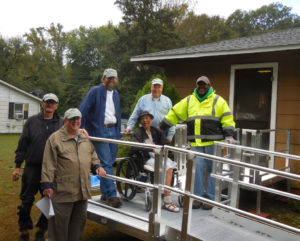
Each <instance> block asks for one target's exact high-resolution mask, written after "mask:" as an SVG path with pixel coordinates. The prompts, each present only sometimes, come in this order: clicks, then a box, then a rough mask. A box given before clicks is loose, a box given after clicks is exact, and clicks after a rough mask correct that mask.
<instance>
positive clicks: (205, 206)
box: [202, 203, 213, 210]
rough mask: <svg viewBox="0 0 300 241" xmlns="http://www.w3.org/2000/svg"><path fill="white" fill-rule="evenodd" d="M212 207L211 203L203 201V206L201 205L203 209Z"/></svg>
mask: <svg viewBox="0 0 300 241" xmlns="http://www.w3.org/2000/svg"><path fill="white" fill-rule="evenodd" d="M212 208H213V206H212V205H210V204H206V203H204V204H203V206H202V209H203V210H211V209H212Z"/></svg>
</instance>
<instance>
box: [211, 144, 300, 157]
mask: <svg viewBox="0 0 300 241" xmlns="http://www.w3.org/2000/svg"><path fill="white" fill-rule="evenodd" d="M215 145H219V146H223V147H229V148H239V149H241V150H243V151H249V152H255V153H259V154H263V155H271V156H277V157H282V158H289V159H293V160H297V161H300V156H296V155H292V154H286V153H282V152H276V151H268V150H264V149H259V148H255V147H248V146H241V145H234V144H229V143H226V142H215Z"/></svg>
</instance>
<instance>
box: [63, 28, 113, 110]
mask: <svg viewBox="0 0 300 241" xmlns="http://www.w3.org/2000/svg"><path fill="white" fill-rule="evenodd" d="M115 38H116V34H115V31H114V26H113V25H112V24H108V25H106V26H102V27H99V28H92V27H90V28H86V27H83V26H81V27H79V29H76V30H73V31H71V32H70V33H69V36H68V41H67V48H68V52H67V56H66V57H67V58H66V59H67V66H66V72H67V75H66V82H65V86H66V87H65V95H64V99H63V101H64V106H65V108H70V107H78V106H79V104H80V102H81V101H82V99H83V97H84V96H85V94H86V93H87V91H88V90H89V89H90V88H91V87H92V86H94V85H99V83H100V80H101V77H102V73H103V71H104V69H105V68H108V67H115V66H114V64H113V63H114V62H113V61H111V60H112V58H110V55H111V52H112V51H111V49H110V48H109V44H110V43H111V42H113V40H114V39H115Z"/></svg>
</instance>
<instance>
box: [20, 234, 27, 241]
mask: <svg viewBox="0 0 300 241" xmlns="http://www.w3.org/2000/svg"><path fill="white" fill-rule="evenodd" d="M19 241H29V233H21V234H20V239H19Z"/></svg>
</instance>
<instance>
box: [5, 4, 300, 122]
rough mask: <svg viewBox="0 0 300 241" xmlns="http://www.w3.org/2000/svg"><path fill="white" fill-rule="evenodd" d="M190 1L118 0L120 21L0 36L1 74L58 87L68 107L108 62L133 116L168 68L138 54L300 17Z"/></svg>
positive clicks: (279, 25) (281, 25)
mask: <svg viewBox="0 0 300 241" xmlns="http://www.w3.org/2000/svg"><path fill="white" fill-rule="evenodd" d="M191 2H192V1H190V0H179V1H178V0H170V1H165V0H118V1H115V4H116V5H117V6H118V7H119V8H120V10H121V11H122V13H123V21H122V22H121V23H120V24H119V25H118V26H113V25H112V24H111V23H109V24H107V25H105V26H101V27H97V28H94V27H89V28H87V27H84V26H81V27H79V28H78V29H74V30H72V31H70V32H65V31H64V30H63V26H62V25H61V24H56V25H55V24H53V23H52V24H51V25H50V26H49V27H38V28H32V29H30V31H29V32H28V33H26V34H25V35H24V37H23V38H10V39H4V38H2V37H1V36H0V79H2V80H4V81H7V82H9V83H11V84H13V85H15V86H17V87H19V88H21V89H23V90H25V91H28V92H32V91H33V90H34V89H36V88H40V89H42V90H43V91H44V92H45V93H47V92H54V93H56V94H57V95H58V96H59V98H60V105H59V112H60V113H63V112H64V111H65V109H67V108H70V107H78V106H79V104H80V103H81V101H82V99H83V97H84V96H85V94H86V93H87V91H88V90H89V89H90V88H91V87H92V86H94V85H98V84H99V83H100V79H101V77H102V73H103V71H104V69H105V68H115V69H117V70H118V73H119V84H118V86H117V89H118V91H119V95H120V99H121V105H122V117H123V118H128V117H129V115H130V113H131V106H132V103H133V102H134V101H135V100H136V99H138V98H139V96H140V95H141V92H140V93H138V91H139V90H141V89H142V88H143V87H144V85H145V83H146V81H147V80H149V79H150V78H151V76H153V75H154V74H162V73H163V72H162V69H161V68H159V67H154V66H151V65H146V64H145V63H138V64H136V63H133V62H131V61H130V58H131V57H132V56H135V55H140V54H145V53H150V52H155V51H162V50H166V49H172V48H177V47H185V46H190V45H197V44H203V43H208V42H215V41H220V40H224V39H231V38H236V37H243V36H249V35H253V34H259V33H264V32H268V31H274V30H280V29H286V28H292V27H297V26H300V17H299V16H298V15H296V14H292V12H291V11H292V9H291V8H289V7H287V6H284V5H282V4H280V3H272V4H270V5H267V6H262V7H261V8H259V9H256V10H252V11H242V10H236V11H235V12H233V13H232V14H231V15H230V16H229V17H228V18H227V19H225V18H222V17H219V16H208V15H206V14H202V15H196V14H195V13H194V12H193V11H192V10H189V9H191V6H190V4H191ZM146 88H147V91H146V92H150V88H148V87H146ZM165 91H166V90H165ZM174 91H175V89H174ZM146 92H145V93H146ZM137 93H138V96H137V97H136V94H137ZM174 93H175V92H174ZM174 93H172V91H171V92H170V93H167V94H166V95H168V96H172V95H175V94H174ZM171 99H172V97H171ZM175 99H176V98H175ZM172 101H173V104H175V103H176V100H173V99H172Z"/></svg>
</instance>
